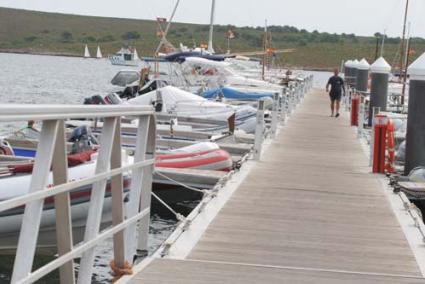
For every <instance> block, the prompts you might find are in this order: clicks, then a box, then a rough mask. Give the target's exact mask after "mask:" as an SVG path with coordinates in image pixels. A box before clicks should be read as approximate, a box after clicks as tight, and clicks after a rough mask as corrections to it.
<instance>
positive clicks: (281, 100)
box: [253, 75, 313, 161]
mask: <svg viewBox="0 0 425 284" xmlns="http://www.w3.org/2000/svg"><path fill="white" fill-rule="evenodd" d="M312 86H313V76H312V75H310V76H307V77H306V78H305V79H304V81H302V82H294V83H291V84H289V86H288V87H287V88H286V87H285V88H282V93H274V95H273V106H272V111H271V126H270V128H271V129H270V134H271V135H270V136H271V138H272V139H273V138H275V137H276V134H277V128H278V124H279V121H281V123H282V124H284V123H285V120H286V117H287V116H288V115H290V114H291V112H292V111H293V110H294V109H295V107H296V106H297V105H298V104H299V103H300V102H301V101H302V99H303V98H304V95H305V94H306V93H307V92H308V91H310V89H311V88H312ZM264 114H265V101H264V100H259V102H258V108H257V124H256V128H255V139H254V151H253V158H254V160H256V161H258V160H260V159H261V152H262V145H263V141H264V139H265V137H266V136H267V133H268V132H267V131H266V129H265V127H266V124H265V121H264Z"/></svg>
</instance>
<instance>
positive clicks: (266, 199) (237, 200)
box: [130, 91, 425, 284]
mask: <svg viewBox="0 0 425 284" xmlns="http://www.w3.org/2000/svg"><path fill="white" fill-rule="evenodd" d="M328 114H329V110H328V97H327V95H326V94H325V93H324V92H323V91H313V92H312V93H311V94H309V95H307V97H306V99H305V101H304V102H303V103H302V105H301V106H299V109H298V110H297V111H296V113H295V114H294V116H293V117H292V118H291V120H290V121H289V123H288V125H287V126H286V128H285V129H284V131H283V132H281V133H280V134H279V136H278V137H277V139H276V140H275V141H274V142H273V144H272V145H271V146H270V148H269V149H268V151H267V152H266V153H265V155H263V158H262V161H261V162H259V163H258V164H257V165H256V166H255V168H254V169H253V170H252V171H251V173H250V174H249V175H248V177H247V178H246V180H245V181H244V182H243V183H242V185H241V186H240V187H239V189H238V190H237V191H236V192H235V193H234V195H233V196H232V197H231V199H230V200H229V201H228V202H227V204H226V205H225V206H224V208H223V209H222V210H221V211H220V212H219V214H218V215H217V217H216V218H215V219H214V221H213V222H212V224H211V225H210V226H209V227H208V229H207V231H206V232H205V233H204V235H203V236H202V238H201V240H200V241H199V242H198V243H197V245H196V246H195V248H194V250H193V251H192V252H191V253H190V255H189V256H188V258H187V259H184V260H173V259H156V260H154V261H153V262H152V263H150V264H149V265H148V266H147V267H146V268H145V269H144V270H143V271H141V273H139V274H137V275H135V276H134V277H133V279H132V280H131V281H130V283H155V284H157V283H214V282H215V283H424V281H425V279H424V278H423V276H422V274H421V273H420V270H419V267H418V265H417V263H416V261H415V258H414V255H413V253H412V251H411V249H410V247H409V244H408V242H407V241H406V238H405V236H404V233H403V231H402V229H401V227H400V225H399V223H398V221H397V219H396V216H395V215H394V213H393V211H392V209H391V208H390V204H389V201H388V200H387V198H386V196H385V193H384V191H383V188H382V185H381V184H380V182H379V181H378V180H377V179H376V177H374V176H373V175H371V174H369V168H368V161H367V159H366V156H365V155H364V153H363V151H362V149H361V145H360V143H359V142H358V140H357V139H356V136H355V132H354V130H353V129H352V128H350V127H349V126H348V125H349V121H348V116H347V115H342V117H340V118H338V119H336V118H331V117H329V116H328Z"/></svg>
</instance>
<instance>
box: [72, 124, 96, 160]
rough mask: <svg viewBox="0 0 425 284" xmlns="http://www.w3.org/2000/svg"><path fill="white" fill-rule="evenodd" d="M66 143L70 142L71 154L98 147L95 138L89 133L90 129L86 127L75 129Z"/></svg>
mask: <svg viewBox="0 0 425 284" xmlns="http://www.w3.org/2000/svg"><path fill="white" fill-rule="evenodd" d="M68 142H72V143H73V144H72V150H71V153H72V154H76V153H81V152H85V151H88V150H92V149H93V145H98V144H99V143H98V142H97V139H96V137H94V136H93V134H92V133H91V129H90V128H89V127H87V126H86V125H82V126H79V127H77V128H75V129H74V130H73V131H72V133H71V137H70V138H69V139H68Z"/></svg>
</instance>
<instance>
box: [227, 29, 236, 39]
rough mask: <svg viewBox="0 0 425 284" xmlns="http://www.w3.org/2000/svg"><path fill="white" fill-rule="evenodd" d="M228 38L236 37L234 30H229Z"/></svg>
mask: <svg viewBox="0 0 425 284" xmlns="http://www.w3.org/2000/svg"><path fill="white" fill-rule="evenodd" d="M227 38H228V39H234V38H235V34H234V32H233V31H232V30H228V31H227Z"/></svg>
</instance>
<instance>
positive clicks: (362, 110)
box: [357, 95, 365, 138]
mask: <svg viewBox="0 0 425 284" xmlns="http://www.w3.org/2000/svg"><path fill="white" fill-rule="evenodd" d="M364 113H365V105H364V97H363V95H360V107H359V121H358V126H357V138H361V137H362V135H363V127H364Z"/></svg>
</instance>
